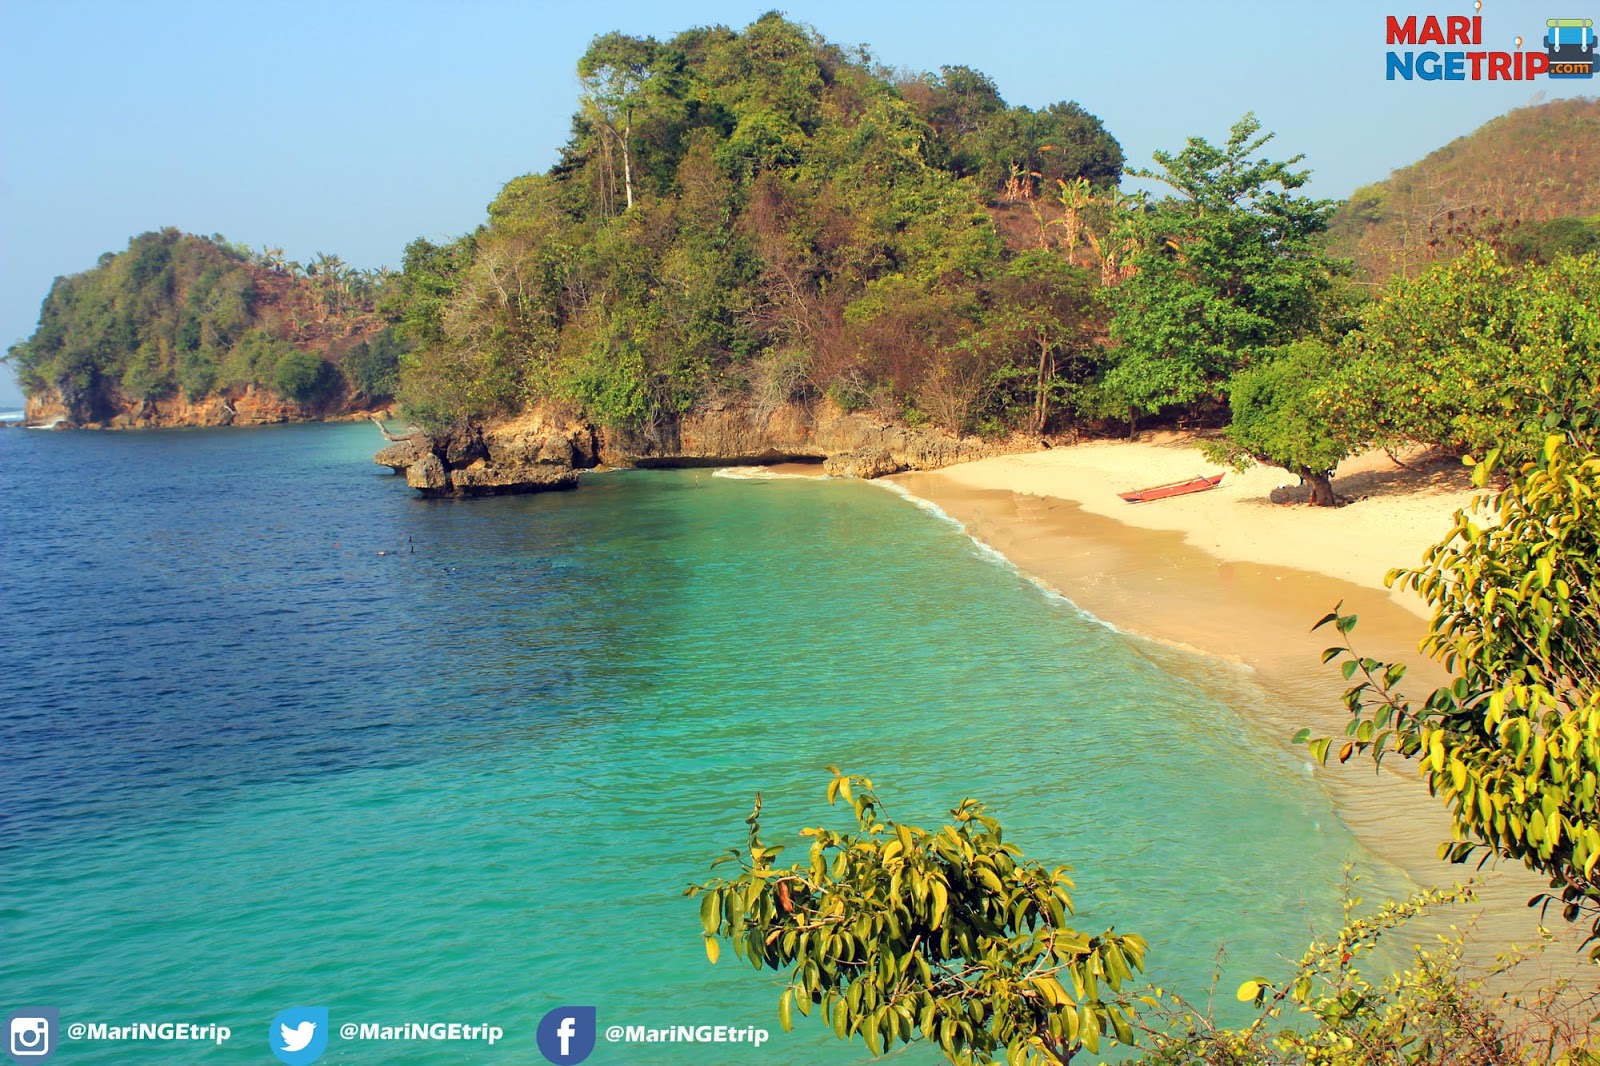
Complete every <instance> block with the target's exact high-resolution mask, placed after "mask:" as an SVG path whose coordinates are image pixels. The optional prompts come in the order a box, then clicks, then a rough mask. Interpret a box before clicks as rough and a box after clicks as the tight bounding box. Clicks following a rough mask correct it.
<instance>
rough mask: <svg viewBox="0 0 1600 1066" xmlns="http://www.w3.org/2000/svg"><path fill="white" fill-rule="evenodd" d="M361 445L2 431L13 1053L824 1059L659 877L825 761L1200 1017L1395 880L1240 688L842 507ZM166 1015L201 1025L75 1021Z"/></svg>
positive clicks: (257, 435) (668, 475)
mask: <svg viewBox="0 0 1600 1066" xmlns="http://www.w3.org/2000/svg"><path fill="white" fill-rule="evenodd" d="M381 444H382V441H381V440H380V439H379V438H378V436H377V434H376V433H374V432H373V430H372V428H371V427H370V426H365V425H299V426H283V427H268V428H259V429H223V430H169V431H137V432H122V433H97V432H81V431H80V432H48V433H47V432H29V431H25V430H21V429H11V430H4V431H0V664H3V665H0V1011H3V1012H4V1013H6V1014H8V1015H9V1014H13V1013H15V1012H16V1011H17V1010H19V1009H22V1008H41V1007H42V1008H51V1009H54V1010H56V1011H59V1018H60V1027H59V1035H58V1039H59V1041H60V1044H59V1047H60V1060H59V1061H61V1062H64V1063H66V1062H71V1063H108V1064H109V1063H119V1064H120V1063H143V1062H149V1063H172V1062H195V1063H228V1062H239V1063H245V1062H270V1061H274V1060H273V1058H272V1051H271V1049H270V1048H269V1046H268V1038H269V1027H272V1026H273V1025H274V1023H275V1019H277V1018H278V1016H279V1014H280V1012H282V1011H286V1010H289V1009H290V1008H300V1007H305V1008H316V1009H322V1008H325V1009H326V1010H327V1012H328V1015H327V1017H328V1021H327V1023H326V1025H327V1030H326V1032H325V1033H324V1034H323V1036H324V1037H325V1038H326V1039H327V1047H326V1050H325V1051H324V1052H323V1054H322V1061H329V1062H340V1063H388V1062H407V1063H500V1062H507V1063H512V1062H515V1063H529V1062H533V1063H537V1062H543V1061H545V1058H544V1057H543V1056H542V1055H541V1052H540V1049H539V1044H538V1040H537V1030H538V1028H539V1024H540V1021H541V1019H543V1018H545V1017H546V1016H547V1015H550V1013H551V1012H552V1011H559V1010H562V1009H564V1008H592V1009H593V1011H594V1016H595V1018H596V1020H597V1023H598V1029H599V1032H600V1036H599V1038H598V1043H597V1046H596V1047H595V1050H594V1052H593V1053H592V1055H591V1056H590V1058H589V1061H592V1062H596V1063H663V1064H678V1063H683V1064H688V1063H697V1064H704V1063H713V1064H714V1063H740V1064H744V1063H756V1064H774V1066H776V1064H790V1063H792V1064H797V1066H798V1064H829V1063H847V1062H860V1061H865V1060H867V1059H868V1058H870V1056H869V1055H868V1053H867V1051H866V1049H865V1048H864V1046H863V1045H862V1044H861V1043H860V1041H859V1040H857V1041H855V1042H853V1043H844V1042H841V1041H839V1040H837V1039H836V1038H835V1037H834V1036H833V1035H832V1033H831V1031H830V1030H828V1028H827V1027H826V1026H825V1025H824V1024H822V1023H821V1022H820V1021H819V1020H818V1019H817V1018H816V1017H815V1016H813V1017H812V1018H810V1019H804V1018H798V1017H797V1019H796V1021H797V1023H798V1024H797V1025H796V1027H795V1029H794V1031H793V1032H789V1033H784V1032H782V1031H781V1029H780V1027H779V1024H778V1014H777V1004H778V998H779V993H780V991H781V989H782V987H783V982H782V979H781V977H779V976H777V975H775V974H774V973H773V972H772V971H770V970H759V971H758V970H755V969H752V968H751V967H750V966H749V965H748V964H746V963H744V962H741V961H740V960H738V959H737V958H735V957H734V956H733V954H732V952H731V951H727V952H724V953H723V955H722V958H721V961H720V962H719V963H718V964H716V965H712V964H711V963H710V962H709V961H708V959H707V955H706V952H705V950H704V942H703V937H702V935H701V931H700V923H699V919H698V906H697V901H694V900H690V899H686V898H685V897H684V895H683V892H684V889H685V887H686V886H688V885H690V884H692V883H695V882H699V881H702V880H704V879H706V878H708V877H709V876H711V875H712V871H711V869H710V864H711V862H712V861H713V860H714V859H716V858H717V857H718V856H719V855H722V854H724V853H726V852H727V850H728V849H730V848H735V847H739V846H741V845H743V844H744V842H745V839H746V826H745V822H744V819H745V818H746V816H747V815H749V814H750V812H751V810H752V807H753V805H754V803H755V801H756V797H757V795H758V794H759V795H760V797H761V802H762V811H761V816H762V825H763V827H764V832H765V834H766V835H767V836H768V837H769V839H770V840H771V841H775V842H779V843H786V844H788V845H790V849H789V852H788V853H787V855H786V856H785V858H789V857H797V856H799V855H802V854H803V848H801V847H799V846H798V845H799V844H800V841H801V838H800V836H799V835H798V832H799V830H800V829H801V828H803V827H808V826H817V825H826V826H830V827H834V828H840V829H843V828H847V827H848V826H849V823H850V817H849V812H848V811H846V810H843V809H841V808H838V807H829V806H828V804H827V802H826V797H825V792H826V787H827V784H828V780H829V777H830V775H829V773H828V771H827V769H826V767H828V766H829V765H836V766H838V767H840V768H842V769H844V770H846V771H849V772H851V773H858V774H864V775H866V776H868V777H870V778H872V780H873V781H874V783H875V785H876V787H877V791H878V793H879V795H880V797H881V799H882V801H883V803H884V806H885V810H886V812H887V813H888V814H889V815H890V816H891V817H893V818H895V819H897V820H901V821H906V822H910V823H913V824H917V825H923V826H929V827H937V826H939V825H942V824H944V822H945V821H946V820H948V812H949V810H950V809H951V808H952V807H954V806H955V805H956V804H957V803H959V802H960V801H961V800H962V799H963V798H965V797H969V796H970V797H976V798H979V799H981V800H983V801H984V802H985V803H987V804H988V805H989V808H990V812H991V813H992V814H994V815H995V816H997V817H998V818H999V819H1000V820H1001V821H1002V822H1003V824H1004V825H1005V828H1006V839H1007V840H1008V841H1009V842H1011V843H1014V844H1016V845H1018V846H1019V847H1021V848H1022V849H1023V851H1024V852H1025V854H1026V855H1027V856H1028V857H1029V858H1034V859H1038V860H1039V861H1041V862H1043V863H1045V864H1046V865H1048V866H1056V865H1070V866H1072V867H1073V868H1074V871H1075V872H1074V874H1073V877H1074V880H1075V882H1076V886H1077V887H1076V891H1075V896H1074V902H1075V904H1076V914H1075V918H1074V921H1075V923H1076V925H1077V927H1078V928H1080V929H1082V930H1084V931H1087V932H1091V933H1093V932H1100V931H1103V930H1105V929H1107V928H1115V929H1116V930H1118V931H1119V932H1128V933H1138V934H1140V935H1142V936H1144V937H1145V938H1146V939H1148V941H1149V942H1150V945H1151V947H1150V953H1149V958H1148V963H1149V966H1148V973H1147V975H1146V976H1147V977H1148V979H1149V980H1150V981H1152V982H1153V983H1156V984H1159V985H1161V986H1163V987H1165V988H1169V989H1173V988H1176V989H1180V990H1182V991H1184V992H1185V993H1186V994H1187V995H1188V996H1189V998H1190V999H1192V1000H1193V1001H1195V1002H1196V1003H1197V1004H1198V1005H1199V1006H1200V1007H1201V1008H1202V1009H1204V1008H1205V1006H1206V1004H1207V1002H1208V999H1209V997H1210V993H1211V990H1212V989H1213V988H1215V991H1216V996H1215V1003H1214V1009H1215V1010H1216V1011H1217V1012H1218V1013H1219V1015H1220V1017H1221V1019H1222V1020H1224V1021H1228V1020H1233V1021H1238V1020H1242V1019H1243V1018H1244V1017H1245V1015H1244V1011H1245V1009H1246V1008H1245V1007H1244V1006H1242V1005H1240V1004H1239V1003H1237V1002H1236V1000H1235V997H1234V994H1233V992H1234V989H1235V988H1236V987H1237V986H1238V984H1239V982H1241V981H1243V980H1245V979H1247V978H1250V977H1255V976H1258V975H1260V976H1267V977H1272V976H1275V975H1278V976H1281V975H1283V974H1284V973H1286V972H1287V965H1288V963H1287V962H1286V959H1287V958H1289V957H1291V956H1298V954H1299V953H1300V951H1301V950H1303V948H1304V946H1305V944H1306V942H1307V941H1308V939H1309V937H1310V935H1311V934H1312V932H1313V931H1315V930H1321V931H1328V930H1331V929H1332V928H1334V927H1336V925H1337V923H1338V918H1339V914H1340V898H1341V892H1342V887H1341V886H1342V884H1343V882H1344V878H1345V870H1346V864H1347V863H1354V864H1355V866H1356V869H1357V870H1358V871H1359V872H1360V873H1361V874H1362V875H1363V876H1365V877H1366V878H1367V881H1366V882H1365V884H1366V886H1367V887H1366V888H1365V889H1364V890H1363V894H1364V895H1368V896H1375V895H1380V894H1382V891H1383V890H1384V888H1385V887H1386V886H1393V885H1396V884H1398V883H1399V875H1398V874H1397V873H1396V872H1394V871H1393V870H1387V869H1385V868H1383V867H1382V865H1381V864H1380V863H1378V862H1377V861H1376V860H1375V859H1373V858H1372V857H1371V856H1369V855H1367V854H1366V853H1365V852H1364V851H1363V849H1362V848H1361V846H1360V845H1359V844H1358V842H1357V841H1356V840H1355V839H1353V838H1352V837H1351V835H1350V834H1349V833H1348V832H1347V831H1346V830H1345V829H1344V828H1343V827H1342V826H1341V824H1340V823H1339V821H1338V819H1337V818H1336V817H1335V815H1334V813H1333V810H1332V808H1331V806H1330V803H1329V800H1328V798H1327V796H1325V795H1324V794H1323V792H1322V791H1321V789H1320V787H1319V785H1318V784H1317V782H1316V781H1315V780H1314V779H1313V778H1312V776H1311V775H1310V774H1309V772H1308V767H1307V765H1306V761H1305V759H1306V757H1305V753H1304V749H1296V748H1293V747H1292V746H1290V745H1289V744H1288V743H1287V742H1286V740H1285V738H1283V737H1281V736H1277V735H1274V734H1273V733H1271V732H1269V731H1266V730H1264V729H1262V728H1260V727H1258V726H1256V725H1255V724H1253V721H1254V720H1253V718H1252V714H1251V708H1252V706H1254V705H1256V704H1258V703H1259V702H1260V701H1262V700H1266V699H1270V698H1271V697H1270V693H1267V692H1265V691H1263V690H1262V689H1261V687H1260V686H1259V685H1258V684H1257V683H1256V681H1255V680H1254V679H1253V678H1252V676H1251V675H1250V674H1249V673H1248V671H1247V670H1245V669H1244V668H1241V667H1238V666H1236V665H1232V664H1228V663H1223V662H1218V661H1214V660H1209V659H1205V658H1203V657H1199V656H1192V655H1188V654H1186V653H1184V652H1181V651H1177V650H1174V649H1169V648H1164V647H1161V646H1158V645H1153V644H1150V643H1148V642H1145V641H1142V640H1140V639H1138V638H1136V637H1133V636H1130V635H1127V634H1125V633H1122V632H1119V631H1117V630H1116V629H1114V628H1112V627H1110V626H1108V625H1106V624H1103V623H1102V622H1100V621H1099V620H1097V619H1095V618H1093V617H1091V616H1088V615H1086V614H1084V613H1083V612H1082V611H1080V610H1079V609H1077V608H1076V607H1075V606H1074V605H1073V604H1072V603H1071V602H1069V601H1068V600H1065V599H1062V598H1060V597H1059V596H1056V595H1053V594H1050V593H1048V592H1045V591H1043V590H1041V589H1040V588H1039V587H1038V586H1036V585H1035V584H1033V583H1032V582H1030V581H1029V580H1027V578H1026V577H1025V576H1024V575H1022V574H1019V573H1017V572H1016V571H1015V570H1014V569H1012V568H1011V567H1010V566H1009V565H1008V564H1006V563H1005V561H1004V560H1003V559H1000V558H998V557H996V556H994V555H993V553H991V552H987V551H985V550H982V549H980V548H978V547H977V546H976V545H975V544H974V543H973V542H972V541H971V540H970V539H969V538H968V537H967V536H966V534H965V533H964V532H963V531H962V530H961V529H960V528H959V527H958V526H956V525H954V524H953V523H951V522H950V521H948V520H947V519H944V518H943V517H942V516H941V515H940V514H939V513H937V512H936V511H932V510H930V509H929V508H927V507H925V506H918V505H917V504H916V503H915V502H913V501H910V500H908V499H906V498H904V497H903V496H901V495H899V494H896V493H894V492H890V491H885V489H884V488H883V487H881V486H879V485H875V484H871V483H865V482H859V481H839V480H829V479H813V478H767V477H748V476H745V477H740V476H725V474H726V473H727V472H718V471H714V470H711V469H693V470H637V471H635V470H624V471H611V472H601V473H591V474H586V475H584V477H583V480H582V484H581V487H580V488H579V489H578V490H576V491H572V492H563V493H550V494H541V495H533V496H520V497H502V498H493V499H481V500H471V501H429V500H423V499H420V498H418V497H417V496H416V495H415V494H414V493H413V492H412V491H410V490H409V489H408V488H407V487H406V486H405V484H404V482H403V481H402V480H400V479H397V478H395V477H393V476H392V475H389V474H388V472H387V471H385V470H383V469H381V468H379V467H376V466H374V465H373V464H372V462H371V455H372V453H373V451H374V450H375V449H376V448H377V447H378V446H380V445H381ZM734 473H737V472H734ZM725 870H726V867H721V868H719V870H718V871H717V872H722V871H725ZM24 1013H26V1011H24ZM73 1023H78V1024H77V1026H74V1025H73ZM164 1023H173V1024H176V1023H190V1024H192V1025H195V1026H207V1025H219V1026H226V1027H227V1028H228V1029H229V1030H230V1031H231V1035H230V1037H229V1038H228V1039H227V1041H226V1042H224V1043H222V1044H220V1045H218V1044H216V1043H215V1042H214V1040H199V1041H190V1042H187V1043H180V1042H173V1041H167V1040H163V1039H160V1038H159V1037H157V1038H154V1039H135V1040H122V1041H118V1040H112V1039H109V1038H108V1039H95V1038H94V1034H95V1033H96V1032H97V1030H95V1028H94V1026H96V1025H101V1026H104V1027H105V1032H106V1033H110V1034H113V1035H114V1034H115V1033H116V1031H117V1027H124V1026H135V1027H137V1026H139V1025H145V1024H150V1025H161V1024H164ZM452 1023H454V1024H457V1025H459V1026H461V1027H462V1028H461V1029H459V1030H457V1032H458V1033H467V1032H471V1031H476V1030H478V1029H481V1030H482V1031H483V1032H484V1033H487V1032H490V1031H493V1030H498V1031H499V1032H500V1034H501V1035H500V1036H499V1037H498V1038H497V1039H496V1041H495V1042H494V1043H493V1044H492V1045H491V1044H489V1043H488V1042H487V1041H486V1040H485V1039H483V1038H481V1035H480V1037H479V1038H472V1039H467V1038H464V1039H456V1040H452V1039H450V1036H449V1034H450V1030H448V1029H441V1028H436V1027H437V1026H441V1025H443V1026H448V1025H450V1024H452ZM363 1025H366V1026H369V1027H389V1028H388V1029H386V1030H379V1029H376V1028H369V1030H368V1032H369V1033H372V1034H373V1038H372V1039H363V1038H362V1036H361V1031H360V1028H359V1027H360V1026H363ZM413 1025H415V1026H421V1027H422V1028H421V1029H408V1028H407V1027H408V1026H413ZM78 1026H81V1027H82V1028H81V1029H79V1028H78ZM345 1026H355V1027H357V1029H356V1037H355V1038H346V1037H345V1036H344V1035H343V1033H342V1029H343V1027H345ZM614 1026H620V1027H622V1031H621V1035H622V1036H624V1038H626V1037H627V1035H628V1027H638V1031H642V1030H651V1029H653V1030H669V1031H672V1032H677V1031H678V1030H677V1028H676V1027H679V1026H686V1027H691V1028H690V1029H689V1032H691V1033H705V1034H708V1035H711V1034H714V1029H709V1028H708V1029H701V1028H699V1027H716V1026H725V1027H727V1030H728V1032H729V1033H732V1032H733V1031H735V1030H741V1031H746V1033H747V1034H749V1032H750V1031H754V1030H763V1029H764V1030H766V1031H767V1033H768V1034H769V1035H768V1037H767V1038H766V1039H765V1041H764V1042H763V1043H762V1044H761V1045H760V1046H759V1047H755V1046H752V1045H751V1044H750V1043H748V1042H742V1043H707V1044H701V1043H691V1042H687V1041H682V1040H680V1041H678V1042H671V1043H649V1044H646V1043H631V1044H630V1043H625V1042H624V1043H612V1042H609V1041H608V1040H607V1038H606V1035H605V1034H606V1031H607V1030H608V1029H611V1028H612V1027H614ZM73 1031H77V1032H80V1033H81V1034H82V1035H78V1036H74V1035H73ZM203 1031H207V1032H209V1030H203ZM134 1032H135V1033H136V1034H137V1033H138V1032H139V1030H138V1029H137V1028H136V1029H134ZM152 1032H153V1031H152ZM380 1032H388V1033H389V1034H390V1036H391V1037H393V1038H392V1039H379V1038H378V1036H377V1034H378V1033H380ZM396 1033H399V1034H402V1035H400V1036H395V1035H394V1034H396ZM406 1033H410V1034H411V1036H410V1037H407V1036H405V1035H404V1034H406ZM418 1033H420V1034H422V1035H424V1036H426V1037H427V1038H426V1039H419V1038H417V1034H418ZM0 1035H9V1034H0ZM274 1035H275V1030H274ZM747 1039H748V1035H747ZM900 1057H901V1058H902V1060H903V1061H906V1062H910V1063H932V1062H937V1061H940V1059H939V1056H938V1055H937V1054H936V1053H934V1052H932V1051H931V1050H930V1049H929V1048H927V1047H926V1046H918V1047H913V1048H912V1049H911V1050H910V1051H909V1052H907V1053H906V1054H904V1055H902V1056H900Z"/></svg>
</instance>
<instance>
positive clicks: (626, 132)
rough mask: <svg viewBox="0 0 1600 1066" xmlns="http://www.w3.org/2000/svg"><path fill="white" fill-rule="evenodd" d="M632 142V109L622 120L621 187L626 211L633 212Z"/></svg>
mask: <svg viewBox="0 0 1600 1066" xmlns="http://www.w3.org/2000/svg"><path fill="white" fill-rule="evenodd" d="M632 141H633V109H632V108H629V109H628V112H627V115H626V117H624V118H623V120H622V187H623V189H624V190H626V191H627V194H628V210H629V211H632V210H633V160H632V152H630V151H629V145H630V143H631V142H632Z"/></svg>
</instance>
